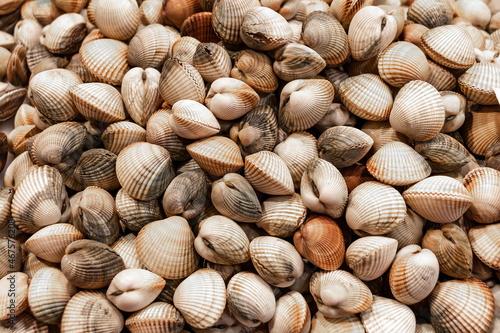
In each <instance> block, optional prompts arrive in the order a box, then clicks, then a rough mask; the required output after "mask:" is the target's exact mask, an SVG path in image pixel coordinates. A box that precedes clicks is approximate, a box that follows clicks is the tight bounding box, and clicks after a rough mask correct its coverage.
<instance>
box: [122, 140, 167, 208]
mask: <svg viewBox="0 0 500 333" xmlns="http://www.w3.org/2000/svg"><path fill="white" fill-rule="evenodd" d="M116 176H117V177H118V181H119V182H120V185H121V186H122V187H123V189H124V190H125V191H127V193H128V194H129V195H130V196H131V197H133V198H135V199H138V200H145V201H147V200H152V199H155V198H158V197H159V196H160V195H162V194H163V192H165V189H166V188H167V186H168V184H169V183H170V181H171V180H172V178H173V168H172V160H171V159H170V154H169V153H168V151H167V150H166V149H165V148H162V147H160V146H157V145H152V144H150V143H147V142H137V143H133V144H131V145H129V146H127V147H126V148H125V149H123V150H122V151H121V152H120V154H119V155H118V158H117V159H116Z"/></svg>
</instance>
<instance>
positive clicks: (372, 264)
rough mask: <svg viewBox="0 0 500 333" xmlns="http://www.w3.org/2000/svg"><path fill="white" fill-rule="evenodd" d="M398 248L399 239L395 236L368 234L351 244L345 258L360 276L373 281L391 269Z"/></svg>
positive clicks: (362, 278) (364, 279)
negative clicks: (394, 237)
mask: <svg viewBox="0 0 500 333" xmlns="http://www.w3.org/2000/svg"><path fill="white" fill-rule="evenodd" d="M397 249H398V241H397V240H395V239H393V238H389V237H382V236H367V237H362V238H360V239H357V240H355V241H354V242H352V243H351V245H349V247H348V248H347V251H346V253H345V259H346V263H347V264H348V265H349V267H350V268H351V269H352V270H353V272H354V274H355V275H356V276H357V277H358V278H360V279H361V280H363V281H372V280H375V279H377V278H378V277H380V276H382V274H384V273H385V271H387V270H388V269H389V267H390V266H391V263H392V261H393V259H394V257H395V256H396V251H397Z"/></svg>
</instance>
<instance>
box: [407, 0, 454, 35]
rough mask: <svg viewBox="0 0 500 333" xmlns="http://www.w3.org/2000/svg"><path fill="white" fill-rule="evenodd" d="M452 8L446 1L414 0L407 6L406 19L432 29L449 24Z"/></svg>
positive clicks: (451, 17)
mask: <svg viewBox="0 0 500 333" xmlns="http://www.w3.org/2000/svg"><path fill="white" fill-rule="evenodd" d="M452 19H453V10H452V7H451V6H450V4H449V2H448V1H433V0H415V1H413V2H412V4H411V5H410V7H408V20H411V21H413V22H415V23H418V24H422V25H425V26H426V27H427V28H429V29H432V28H435V27H439V26H442V25H446V24H450V23H451V20H452Z"/></svg>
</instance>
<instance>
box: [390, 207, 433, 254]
mask: <svg viewBox="0 0 500 333" xmlns="http://www.w3.org/2000/svg"><path fill="white" fill-rule="evenodd" d="M424 224H425V220H424V219H423V218H422V217H421V216H420V215H418V214H417V213H415V212H414V211H412V210H411V209H407V210H406V216H405V219H404V220H403V222H401V223H399V224H398V225H397V226H396V228H394V229H392V230H391V231H389V232H388V233H386V234H385V235H384V236H386V237H389V238H394V239H395V240H397V241H398V250H399V249H401V248H403V247H405V246H408V245H411V244H417V245H418V244H420V243H421V242H422V237H423V235H424V232H423V228H424Z"/></svg>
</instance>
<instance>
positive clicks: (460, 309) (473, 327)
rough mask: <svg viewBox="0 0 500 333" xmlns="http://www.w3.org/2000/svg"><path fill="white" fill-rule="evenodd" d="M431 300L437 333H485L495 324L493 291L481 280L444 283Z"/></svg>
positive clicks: (434, 292)
mask: <svg viewBox="0 0 500 333" xmlns="http://www.w3.org/2000/svg"><path fill="white" fill-rule="evenodd" d="M428 300H429V307H430V315H431V323H432V326H433V327H434V329H435V330H436V332H452V333H458V332H470V333H483V332H488V331H489V330H490V327H491V324H492V323H493V318H494V311H495V310H494V307H495V305H494V303H495V301H494V298H493V295H492V292H491V290H490V288H488V286H487V285H486V284H485V283H484V282H482V281H480V280H477V279H466V280H450V281H446V282H442V283H440V284H438V285H437V286H436V288H434V291H433V292H432V294H431V295H430V296H429V298H428Z"/></svg>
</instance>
